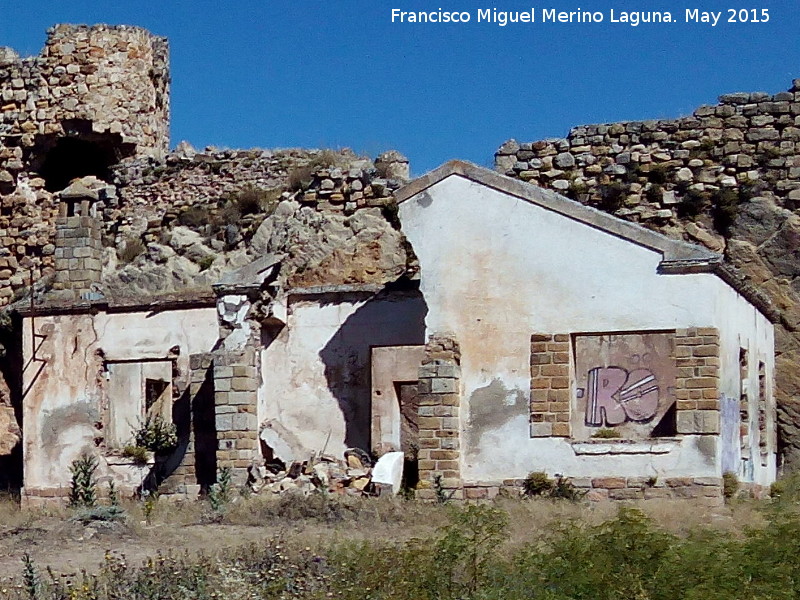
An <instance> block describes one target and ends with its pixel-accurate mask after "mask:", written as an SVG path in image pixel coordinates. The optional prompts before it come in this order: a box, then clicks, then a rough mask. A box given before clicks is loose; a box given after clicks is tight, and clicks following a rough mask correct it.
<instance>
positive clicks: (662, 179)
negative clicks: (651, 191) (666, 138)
mask: <svg viewBox="0 0 800 600" xmlns="http://www.w3.org/2000/svg"><path fill="white" fill-rule="evenodd" d="M647 180H648V181H649V182H650V183H654V184H657V185H664V184H665V183H667V181H668V180H669V167H668V166H667V165H665V164H663V163H655V164H651V166H650V170H649V171H648V172H647Z"/></svg>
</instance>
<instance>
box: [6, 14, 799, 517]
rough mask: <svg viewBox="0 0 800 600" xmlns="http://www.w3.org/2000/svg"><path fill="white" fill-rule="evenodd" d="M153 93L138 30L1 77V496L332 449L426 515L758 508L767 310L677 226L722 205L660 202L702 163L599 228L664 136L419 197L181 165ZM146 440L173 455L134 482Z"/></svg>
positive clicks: (240, 467)
mask: <svg viewBox="0 0 800 600" xmlns="http://www.w3.org/2000/svg"><path fill="white" fill-rule="evenodd" d="M168 85H169V73H168V63H167V44H166V42H165V40H163V39H161V38H157V37H154V36H152V35H150V34H149V33H148V32H146V31H144V30H142V29H139V28H134V27H108V26H95V27H85V26H59V27H56V28H54V29H53V30H51V31H50V35H49V38H48V42H47V45H46V47H45V49H44V51H43V53H42V54H41V56H38V57H33V58H26V59H20V58H18V57H17V56H16V55H15V54H14V53H13V51H10V50H7V49H6V50H3V51H2V52H0V93H1V94H2V98H3V106H2V107H0V186H1V187H0V199H2V213H0V234H1V237H2V249H0V253H2V256H0V263H1V264H0V267H2V268H3V269H4V270H3V271H0V298H2V300H3V302H4V303H5V304H8V307H7V309H6V310H5V315H6V318H5V319H4V321H3V343H4V347H5V356H4V358H3V362H2V365H0V366H2V370H3V373H4V375H5V380H6V382H7V390H8V393H7V394H5V395H3V394H2V393H0V408H1V409H2V411H4V412H0V453H2V454H4V455H5V458H4V459H3V461H4V462H3V463H2V464H0V468H2V469H3V472H4V477H5V479H6V481H7V483H8V484H10V485H20V486H22V491H23V500H24V502H26V503H29V504H35V503H38V502H43V501H46V500H49V499H57V498H63V497H65V496H66V495H67V494H68V492H69V480H70V474H69V466H70V464H71V463H72V461H74V460H75V459H76V458H78V457H80V456H81V455H84V454H90V455H92V456H94V457H96V459H97V460H98V463H99V466H98V471H97V474H98V476H99V477H100V478H101V479H102V480H113V481H115V482H116V484H117V485H118V488H119V489H121V490H123V491H125V492H126V493H130V492H133V491H134V490H137V489H141V488H142V487H148V486H151V487H152V486H156V485H158V486H159V487H160V489H161V491H162V493H168V494H176V495H185V496H190V497H194V496H196V495H197V494H198V493H200V492H202V491H203V490H204V489H207V487H208V486H209V485H211V484H212V483H214V481H215V479H216V477H217V473H218V471H219V469H220V468H224V467H229V468H230V469H231V470H232V473H233V475H234V477H235V479H236V480H237V481H238V482H243V481H244V480H245V479H246V478H247V476H248V472H249V471H251V468H252V467H253V465H259V464H263V463H264V462H266V463H270V464H282V465H287V466H288V465H290V464H292V463H302V462H303V461H305V460H308V458H309V457H310V456H319V455H321V454H331V455H334V456H341V455H343V453H344V452H345V450H346V449H348V448H359V449H361V450H363V451H365V452H367V453H372V454H374V455H382V454H384V453H386V452H389V451H402V452H403V454H404V457H405V463H406V469H405V471H406V482H407V483H408V484H409V485H412V486H415V487H416V488H417V493H418V495H419V496H420V497H423V498H432V497H434V495H435V491H434V484H435V482H437V481H438V485H441V486H443V487H444V488H445V489H448V490H451V491H452V493H453V495H455V496H457V497H466V498H485V497H492V496H494V495H496V494H498V493H500V491H501V490H503V489H505V490H508V491H512V490H518V489H519V485H520V482H521V479H522V478H524V477H525V476H526V475H527V474H528V473H529V472H532V471H546V472H548V473H549V474H550V475H553V474H555V473H562V474H564V475H566V476H568V477H570V478H571V479H572V481H573V482H574V483H575V485H578V486H580V487H584V488H586V489H587V490H589V491H590V494H591V497H592V498H596V499H600V498H611V499H628V498H642V499H646V498H656V497H687V496H690V497H703V498H707V499H708V501H709V502H717V501H719V500H720V499H721V494H722V479H721V478H722V474H723V473H724V472H727V471H731V472H734V473H736V474H737V476H738V477H739V478H740V479H741V480H742V481H744V482H748V483H750V484H752V486H754V487H755V488H763V487H764V486H767V485H769V483H771V482H772V481H773V480H774V478H775V475H776V471H777V468H778V454H777V443H778V442H777V439H776V429H777V423H776V419H777V417H776V404H775V390H774V389H773V380H774V376H775V352H774V348H775V340H774V327H773V323H774V322H778V323H780V324H781V326H783V325H784V323H785V313H783V312H782V311H781V309H782V308H783V306H781V305H778V306H777V307H776V305H775V303H774V302H771V300H770V297H769V296H768V295H763V294H762V293H761V292H760V291H759V290H758V289H757V286H755V285H753V284H754V283H755V284H759V283H762V282H761V281H758V280H753V279H752V278H751V280H747V279H745V278H743V277H742V276H741V275H740V274H738V273H737V272H735V271H734V270H733V269H732V268H731V266H730V265H728V264H727V263H726V262H725V261H724V260H723V257H722V255H721V254H720V250H726V251H727V247H725V242H724V239H725V238H722V239H723V242H719V239H720V237H718V236H716V235H715V234H714V233H713V232H712V231H711V229H710V226H711V224H710V222H709V223H706V222H705V220H704V219H705V214H706V213H707V212H708V211H707V210H706V207H704V206H702V205H701V206H699V209H698V211H697V212H696V213H695V214H694V215H693V218H694V221H696V222H698V223H700V225H695V228H696V229H690V227H689V226H688V225H686V226H685V228H684V229H679V225H678V224H679V223H681V222H682V221H680V219H681V217H682V216H683V215H680V214H678V212H677V211H674V210H673V208H666V206H672V207H674V206H675V205H676V204H675V203H676V202H679V201H681V200H682V199H683V198H685V197H688V196H689V195H690V194H689V192H690V191H693V193H700V192H703V193H706V194H710V193H711V192H712V191H713V190H714V189H720V188H721V187H724V185H725V184H720V185H717V182H716V180H715V183H714V184H712V183H703V186H704V187H703V188H702V189H698V188H697V187H694V188H693V187H692V186H693V185H695V183H692V182H689V180H688V179H687V183H689V185H686V186H682V185H681V186H679V185H677V183H675V184H674V185H673V171H674V172H675V173H676V175H675V176H676V177H680V178H682V179H681V181H683V180H684V179H686V178H687V177H688V175H687V174H686V172H685V171H684V169H688V170H689V173H690V174H691V175H692V177H695V171H697V176H698V177H699V176H700V175H699V174H700V173H701V172H703V173H705V171H703V170H704V169H705V170H709V172H713V175H714V176H715V177H717V176H718V177H722V178H724V177H729V176H730V174H729V173H728V171H726V169H727V168H728V167H726V166H725V164H723V163H720V165H721V167H720V168H721V169H722V170H721V171H719V173H717V172H716V171H714V169H715V168H716V167H714V166H712V165H711V164H706V162H704V161H711V160H712V159H711V158H705V159H700V158H698V157H697V156H699V155H696V151H695V153H694V154H693V153H692V152H693V151H694V150H695V148H697V147H700V148H704V149H705V148H707V147H708V148H709V149H708V152H711V153H713V149H710V142H704V141H699V142H698V144H700V145H699V146H695V145H690V147H689V148H688V150H687V148H684V147H683V146H681V145H680V143H678V142H676V143H675V145H670V146H669V147H668V149H669V152H667V150H666V149H665V150H663V152H661V151H659V152H656V151H652V152H651V153H650V154H651V157H650V160H649V161H648V162H649V163H656V164H661V163H664V164H662V166H661V167H659V169H660V171H659V172H662V174H663V175H664V177H663V183H662V184H658V185H659V186H660V191H661V196H660V198H656V197H655V196H656V193H655V192H652V193H651V192H650V190H651V189H652V188H653V186H654V185H656V184H654V183H653V182H651V181H634V180H633V174H632V175H631V176H630V177H629V178H628V179H627V180H626V183H625V185H629V186H633V185H634V184H636V185H638V188H636V189H635V190H634V189H633V188H631V189H628V190H625V191H626V194H625V195H624V200H621V201H620V203H619V205H618V206H617V205H614V206H612V205H611V204H607V205H605V206H602V207H603V208H606V209H607V210H608V211H611V212H614V211H616V216H612V215H609V214H607V212H602V211H600V210H597V209H595V208H592V207H590V206H587V204H589V205H591V204H597V200H598V197H599V198H600V203H601V204H602V201H603V198H605V197H606V196H607V195H608V193H607V192H603V190H604V189H605V188H602V186H606V187H609V186H611V184H612V183H613V181H614V178H615V177H617V178H619V177H621V176H622V170H621V169H620V167H621V166H623V165H625V164H628V163H636V164H644V163H645V161H644V159H643V158H642V157H643V156H644V154H645V153H646V151H647V150H648V149H649V148H650V147H651V145H653V144H662V145H666V141H665V140H666V138H665V137H663V136H662V135H660V134H659V135H658V136H657V139H656V138H653V139H652V140H651V139H649V138H648V139H645V138H643V137H642V135H640V134H637V135H633V134H632V133H626V134H620V138H619V139H618V140H616V141H613V143H612V142H609V149H608V150H607V151H606V153H605V154H602V153H601V151H600V149H599V146H600V144H601V142H602V143H605V142H604V140H605V137H604V136H606V135H611V134H610V133H609V129H606V130H604V131H603V133H600V132H599V129H598V130H595V131H594V132H593V133H592V134H591V135H589V133H587V134H586V136H585V140H584V141H582V142H580V143H579V142H578V141H577V140H575V141H574V144H573V145H570V142H568V141H562V142H547V143H544V144H527V145H520V144H516V143H508V144H506V145H504V146H503V148H502V149H501V150H500V152H499V153H498V155H497V165H498V170H499V171H501V172H500V173H497V172H492V171H489V170H486V169H482V168H479V167H476V166H474V165H470V164H467V163H461V162H451V163H447V164H446V165H444V166H442V167H440V168H439V169H437V170H435V171H433V172H432V173H430V174H428V175H426V176H424V177H422V178H420V179H417V180H415V181H411V182H409V181H408V180H409V170H408V162H407V160H406V159H405V158H403V157H402V155H400V154H398V153H397V152H394V151H390V152H386V153H384V154H382V155H381V156H379V157H378V158H377V159H376V160H375V161H372V160H369V159H365V158H362V157H358V156H356V155H354V154H353V153H351V152H349V151H346V150H345V151H338V152H333V151H318V150H308V151H305V150H275V151H269V150H241V151H237V150H225V151H221V150H216V149H213V148H209V149H206V150H205V151H202V152H198V151H196V150H194V149H192V148H191V147H189V146H188V145H185V144H181V145H180V146H178V148H177V149H176V150H175V151H172V152H169V151H168V145H169V144H168V142H169V140H168V138H167V131H168V105H169V100H168V99H169V94H168ZM793 94H794V92H793ZM795 95H796V94H795ZM793 98H794V96H793ZM780 102H782V100H781V101H780ZM797 105H798V103H797V102H796V101H795V103H794V104H792V103H789V110H790V113H788V114H792V113H791V111H792V110H795V109H794V108H792V107H793V106H797ZM780 109H781V110H783V105H781V107H780ZM736 110H738V109H735V110H734V115H733V116H730V118H733V117H735V115H737V114H739V113H737V112H736ZM748 110H750V109H748ZM795 112H797V111H795ZM725 118H729V117H720V119H723V120H724V119H725ZM721 122H722V121H721ZM676 130H681V131H682V129H681V128H680V127H677V129H676ZM614 131H616V129H615V130H614ZM691 131H694V130H691ZM785 131H786V128H782V129H781V132H780V133H779V135H783V133H784V132H785ZM613 135H616V134H613ZM622 135H626V136H627V137H626V138H625V139H624V140H623V139H622ZM687 139H688V138H687ZM715 139H716V138H715ZM793 143H794V142H793ZM592 144H595V146H592ZM625 144H627V146H626V145H625ZM629 146H630V148H629ZM634 146H635V148H636V149H634ZM639 146H642V148H639ZM715 147H716V146H715ZM779 148H781V149H783V145H780V146H779ZM624 149H629V154H630V157H629V160H628V163H626V162H625V160H623V159H622V158H621V156H622V155H623V154H624V152H623V150H624ZM786 149H787V150H786V151H787V152H788V145H787V146H786ZM593 150H594V151H595V153H596V154H597V155H598V158H594V159H593V158H592V156H593V154H592V151H593ZM683 150H687V151H688V154H686V155H685V156H684V152H683ZM793 150H794V151H796V150H797V148H796V147H795V146H793ZM781 151H783V150H781ZM662 154H664V158H663V160H662V156H661V155H662ZM634 155H635V158H634ZM725 156H727V155H725ZM612 157H613V160H612V159H611V158H612ZM776 159H777V158H776ZM696 160H700V161H701V163H700V164H697V163H694V162H691V161H696ZM726 160H727V159H726ZM738 160H739V159H738V158H737V159H736V161H738ZM770 160H772V158H771V159H770ZM678 161H685V162H686V165H684V162H681V163H680V164H678ZM736 164H737V165H738V162H736ZM782 164H784V165H785V164H786V162H785V161H784V163H782ZM595 165H597V166H596V167H595ZM578 167H580V168H584V167H585V168H584V171H583V174H582V175H581V178H578V177H574V178H573V177H571V176H570V175H568V174H569V173H571V172H570V169H573V170H574V169H577V168H578ZM781 168H782V169H785V168H786V167H781ZM597 169H599V171H597ZM623 169H624V170H625V172H626V173H628V172H629V167H624V166H623ZM648 169H650V170H652V167H648ZM648 169H645V168H641V167H640V168H638V170H637V171H636V172H635V175H636V177H639V178H641V179H642V180H645V179H647V175H645V173H647V172H649V171H648ZM791 173H794V171H787V173H786V177H787V179H785V181H789V182H790V183H791V178H796V177H795V175H792V174H791ZM736 175H737V174H736V173H734V174H733V175H732V176H733V179H734V180H736ZM703 177H711V175H703ZM520 179H524V180H527V181H520ZM726 181H727V179H726ZM737 181H738V180H737ZM781 181H784V180H783V179H782V180H781ZM532 182H535V183H536V184H538V185H534V183H532ZM563 182H566V185H567V187H566V188H565V187H564V183H563ZM540 186H550V187H553V188H555V190H557V191H559V192H565V193H568V194H571V195H573V196H575V197H576V199H568V198H566V197H564V196H563V195H560V194H559V193H556V192H553V191H549V190H545V189H543V188H542V187H540ZM570 186H572V187H570ZM648 186H649V187H648ZM778 187H780V189H781V190H782V192H781V193H782V194H783V195H782V196H781V198H783V197H786V198H788V197H790V196H791V194H793V191H791V190H793V189H794V188H792V187H791V185H788V184H786V183H781V184H780V186H778ZM790 188H791V190H790ZM614 189H616V188H614ZM656 191H658V190H656ZM631 198H634V199H633V200H632V199H631ZM644 198H647V199H648V200H647V202H652V203H653V204H659V206H658V208H657V209H653V210H651V209H650V208H649V205H648V206H644V202H645V200H644ZM676 199H677V200H676ZM749 202H750V204H756V203H758V202H761V204H759V206H764V205H766V203H767V202H773V203H774V200H769V199H767V200H764V199H761V200H758V201H757V200H751V201H749ZM670 203H672V204H670ZM662 205H663V206H662ZM748 206H749V205H748ZM640 207H641V208H640ZM612 209H613V210H612ZM759 210H760V209H759ZM776 210H777V209H776ZM784 210H785V209H784ZM626 211H628V212H626ZM704 211H705V212H704ZM651 213H652V214H653V215H655V216H652V215H651ZM667 213H669V214H667ZM731 215H732V218H733V221H734V224H733V225H732V227H734V228H735V227H736V226H737V225H736V222H737V221H736V218H735V217H737V215H733V213H731ZM619 217H624V218H627V219H629V220H638V221H640V222H642V223H645V224H646V225H648V227H647V228H645V227H643V226H641V225H639V224H636V223H630V222H627V221H625V220H623V219H621V218H619ZM702 225H707V226H706V227H701V226H702ZM658 227H662V229H663V230H664V233H667V234H669V235H662V233H658V232H656V231H654V229H656V228H658ZM701 230H702V231H704V232H706V233H707V236H706V237H703V234H702V233H698V232H700V231H701ZM692 232H694V233H692ZM684 234H686V235H684ZM690 236H692V238H693V239H692V241H695V242H696V241H698V240H699V241H700V242H701V244H696V243H690V241H687V239H688V238H689V237H690ZM718 242H719V243H718ZM719 244H721V245H719ZM3 290H5V291H3ZM768 291H769V290H768ZM773 299H774V298H773ZM1 391H2V390H0V392H1ZM156 421H158V422H163V423H166V424H173V425H174V427H175V431H174V434H175V438H176V439H175V440H174V442H173V443H170V444H168V445H165V446H164V447H163V448H160V449H159V451H158V452H155V454H152V453H149V454H146V455H138V456H136V455H134V454H135V453H132V452H131V451H130V449H131V447H133V446H140V445H141V443H142V442H141V440H137V439H136V438H137V432H141V430H142V425H143V424H144V423H147V422H150V423H151V424H152V423H154V422H156ZM6 430H7V431H6Z"/></svg>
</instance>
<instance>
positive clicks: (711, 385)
mask: <svg viewBox="0 0 800 600" xmlns="http://www.w3.org/2000/svg"><path fill="white" fill-rule="evenodd" d="M675 366H676V367H677V373H678V374H677V378H676V380H675V397H676V398H677V406H676V408H677V422H676V426H677V432H678V433H679V434H704V435H710V434H718V433H719V366H720V359H719V331H718V330H717V329H716V328H714V327H690V328H688V329H678V330H676V331H675Z"/></svg>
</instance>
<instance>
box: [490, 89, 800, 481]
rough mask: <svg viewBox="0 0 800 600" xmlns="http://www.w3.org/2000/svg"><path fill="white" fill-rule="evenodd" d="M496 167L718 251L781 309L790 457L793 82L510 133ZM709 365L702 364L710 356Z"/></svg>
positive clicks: (799, 180) (794, 379)
mask: <svg viewBox="0 0 800 600" xmlns="http://www.w3.org/2000/svg"><path fill="white" fill-rule="evenodd" d="M495 166H496V169H497V170H498V171H499V172H501V173H504V174H506V175H509V176H511V177H515V178H518V179H522V180H525V181H530V182H532V183H535V184H537V185H540V186H542V187H547V188H552V189H554V190H557V191H559V192H560V193H562V194H564V195H566V196H568V197H571V198H573V199H575V200H578V201H580V202H582V203H584V204H589V205H592V206H595V207H597V208H600V209H602V210H605V211H607V212H611V213H613V214H614V215H616V216H618V217H621V218H624V219H627V220H631V221H635V222H639V223H642V224H643V225H645V226H647V227H650V228H652V229H655V230H658V231H660V232H661V233H664V234H666V235H669V236H670V237H673V238H679V239H685V240H687V241H691V242H694V243H699V244H703V245H705V246H707V247H708V248H710V249H712V250H714V251H717V252H723V253H724V254H725V256H726V258H727V259H728V260H729V261H730V262H731V263H732V264H734V265H735V266H737V267H738V268H739V269H740V270H741V272H742V273H743V274H744V276H746V278H747V279H748V280H749V281H750V283H752V284H753V285H755V286H756V287H757V288H759V289H760V290H762V291H763V292H765V293H766V294H767V295H768V296H769V298H770V299H771V300H772V302H773V303H774V305H775V306H776V307H777V308H778V309H779V311H780V321H779V323H778V324H777V328H776V367H777V369H776V370H777V373H776V384H777V385H776V397H777V399H778V402H779V420H780V427H781V432H780V433H781V436H780V437H781V448H782V452H783V455H784V459H785V461H786V463H785V464H787V466H790V465H792V464H800V428H799V426H800V376H798V375H797V370H796V368H795V365H796V364H797V362H798V360H800V294H798V291H799V290H800V217H798V216H797V215H796V214H795V213H794V211H795V210H796V209H798V208H800V80H795V81H794V82H793V84H792V87H791V88H790V89H789V91H786V92H780V93H778V94H774V95H770V94H766V93H761V92H757V93H734V94H725V95H723V96H720V98H719V103H718V104H716V105H712V106H701V107H699V108H698V109H697V110H695V111H694V113H693V114H692V115H690V116H686V117H681V118H677V119H670V120H652V121H632V122H621V123H609V124H601V125H585V126H580V127H575V128H573V129H572V130H570V131H569V133H568V135H567V137H566V138H564V139H549V140H542V141H538V142H532V143H518V142H517V141H515V140H510V141H508V142H506V143H505V144H503V145H502V146H501V147H500V149H499V150H498V151H497V153H496V154H495ZM709 366H710V365H709Z"/></svg>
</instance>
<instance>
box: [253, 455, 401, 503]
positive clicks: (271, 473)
mask: <svg viewBox="0 0 800 600" xmlns="http://www.w3.org/2000/svg"><path fill="white" fill-rule="evenodd" d="M344 455H345V456H344V460H340V459H337V458H336V457H334V456H331V455H329V454H324V453H320V454H319V455H314V456H311V457H310V458H309V459H308V460H305V461H295V462H292V463H291V464H289V465H288V466H284V465H283V464H282V463H279V462H276V463H270V464H266V463H265V461H264V460H263V459H256V460H255V461H253V464H251V465H250V467H249V469H248V479H247V486H248V488H249V489H250V490H251V491H252V492H253V493H256V494H258V493H272V494H286V493H295V494H302V495H304V496H308V495H310V494H312V493H314V492H327V493H330V494H339V495H347V496H381V495H385V494H387V493H388V494H395V493H397V491H399V482H390V481H383V480H382V479H384V478H382V477H380V476H377V477H376V476H375V472H376V471H380V472H383V471H385V468H382V467H383V465H382V463H389V462H391V463H397V462H398V457H397V455H400V459H402V453H401V452H390V453H388V454H386V455H384V456H383V457H381V459H380V460H378V462H377V463H376V464H375V465H374V466H373V464H372V459H371V458H370V457H369V455H368V454H367V453H366V452H364V451H363V450H360V449H359V448H350V449H348V450H346V451H345V453H344ZM400 464H402V460H400Z"/></svg>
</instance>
